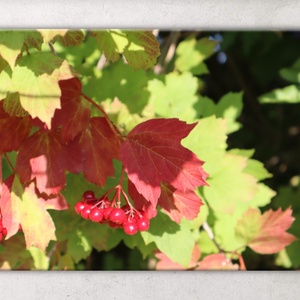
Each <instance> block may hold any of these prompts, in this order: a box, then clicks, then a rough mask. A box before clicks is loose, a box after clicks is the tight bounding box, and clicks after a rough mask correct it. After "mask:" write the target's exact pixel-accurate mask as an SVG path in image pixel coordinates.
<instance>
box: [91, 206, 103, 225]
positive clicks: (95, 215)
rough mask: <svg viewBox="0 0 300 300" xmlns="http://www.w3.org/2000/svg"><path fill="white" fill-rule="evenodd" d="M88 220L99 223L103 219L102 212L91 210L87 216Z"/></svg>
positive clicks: (100, 210) (95, 209)
mask: <svg viewBox="0 0 300 300" xmlns="http://www.w3.org/2000/svg"><path fill="white" fill-rule="evenodd" d="M89 219H90V220H92V221H93V222H100V221H102V219H103V210H102V209H100V208H98V207H94V208H92V209H91V211H90V214H89Z"/></svg>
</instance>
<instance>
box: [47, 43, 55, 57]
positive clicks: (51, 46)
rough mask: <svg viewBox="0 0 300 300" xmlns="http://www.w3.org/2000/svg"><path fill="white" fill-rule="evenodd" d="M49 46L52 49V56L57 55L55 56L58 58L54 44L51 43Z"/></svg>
mask: <svg viewBox="0 0 300 300" xmlns="http://www.w3.org/2000/svg"><path fill="white" fill-rule="evenodd" d="M48 45H49V47H50V49H51V52H52V54H53V55H55V56H57V53H56V51H55V49H54V46H53V44H52V43H51V42H49V43H48Z"/></svg>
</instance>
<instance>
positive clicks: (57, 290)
mask: <svg viewBox="0 0 300 300" xmlns="http://www.w3.org/2000/svg"><path fill="white" fill-rule="evenodd" d="M0 11H1V14H0V16H1V17H0V28H149V29H150V28H160V29H173V30H174V29H190V30H194V29H197V30H220V29H223V30H228V29H236V30H243V29H244V30H245V29H246V30H249V29H257V30H261V29H262V30H269V29H271V30H274V29H275V30H276V29H281V30H297V29H300V14H299V12H300V1H298V0H272V1H268V0H255V1H253V0H252V1H251V0H231V1H230V0H223V1H222V0H207V1H203V0H173V1H172V0H162V1H158V0H150V1H149V0H142V1H141V0H126V1H125V0H102V1H101V0H98V1H97V0H93V1H91V0H90V1H87V0H86V1H84V0H65V1H64V0H44V1H43V0H26V1H25V0H19V1H16V0H10V1H5V0H2V1H1V2H0ZM0 255H1V253H0ZM298 277H299V273H297V272H263V271H258V272H150V271H148V272H141V271H139V272H124V271H120V272H107V271H105V272H96V271H92V272H89V271H85V272H80V271H77V272H31V271H25V272H16V271H12V272H5V271H3V272H0V286H1V291H0V295H1V296H0V299H17V300H18V299H20V300H21V299H22V300H27V299H28V300H35V299H79V300H83V299H118V300H119V299H164V300H165V299H272V300H277V299H278V300H281V299H285V300H289V299H291V300H292V299H298V298H299V295H300V284H299V280H298Z"/></svg>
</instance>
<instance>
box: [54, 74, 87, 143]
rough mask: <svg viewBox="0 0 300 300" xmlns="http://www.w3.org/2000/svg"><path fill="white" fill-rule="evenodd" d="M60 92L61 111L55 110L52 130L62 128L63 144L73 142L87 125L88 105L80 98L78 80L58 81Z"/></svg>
mask: <svg viewBox="0 0 300 300" xmlns="http://www.w3.org/2000/svg"><path fill="white" fill-rule="evenodd" d="M59 86H60V89H61V92H62V95H61V98H60V99H61V109H56V111H55V114H54V117H53V119H52V128H56V127H58V126H60V125H61V126H62V129H61V138H62V141H63V142H64V143H66V142H68V141H69V140H73V139H74V138H75V136H76V135H78V134H79V133H80V132H81V131H82V130H83V129H84V128H85V127H86V126H87V124H88V122H89V119H90V114H91V108H90V104H89V103H88V102H87V101H86V100H85V99H84V97H83V96H82V91H81V89H82V85H81V82H80V81H79V79H78V78H72V79H68V80H61V81H59Z"/></svg>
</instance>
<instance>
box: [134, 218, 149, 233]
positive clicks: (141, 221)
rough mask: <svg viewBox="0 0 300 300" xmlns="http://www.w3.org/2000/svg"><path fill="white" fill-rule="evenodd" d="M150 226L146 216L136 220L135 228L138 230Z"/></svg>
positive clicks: (143, 229) (146, 228) (144, 229)
mask: <svg viewBox="0 0 300 300" xmlns="http://www.w3.org/2000/svg"><path fill="white" fill-rule="evenodd" d="M149 227H150V222H149V220H148V219H146V218H141V219H139V220H138V221H137V228H138V230H139V231H146V230H148V229H149Z"/></svg>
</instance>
